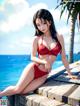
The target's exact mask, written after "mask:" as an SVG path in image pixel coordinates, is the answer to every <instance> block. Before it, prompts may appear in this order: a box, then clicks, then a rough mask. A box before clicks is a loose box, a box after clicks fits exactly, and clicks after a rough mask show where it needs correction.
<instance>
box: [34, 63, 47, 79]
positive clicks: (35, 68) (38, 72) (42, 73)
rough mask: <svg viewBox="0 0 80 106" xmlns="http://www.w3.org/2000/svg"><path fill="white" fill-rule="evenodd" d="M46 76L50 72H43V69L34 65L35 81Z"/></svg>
mask: <svg viewBox="0 0 80 106" xmlns="http://www.w3.org/2000/svg"><path fill="white" fill-rule="evenodd" d="M46 74H48V72H45V71H42V70H41V69H39V68H38V66H37V65H36V64H35V65H34V79H36V78H39V77H42V76H44V75H46Z"/></svg>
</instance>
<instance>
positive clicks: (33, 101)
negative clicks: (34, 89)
mask: <svg viewBox="0 0 80 106" xmlns="http://www.w3.org/2000/svg"><path fill="white" fill-rule="evenodd" d="M26 98H27V106H69V105H67V104H65V103H62V102H59V101H57V100H54V99H53V100H52V99H50V98H47V97H45V96H41V95H37V94H33V95H29V96H26Z"/></svg>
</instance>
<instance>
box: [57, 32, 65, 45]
mask: <svg viewBox="0 0 80 106" xmlns="http://www.w3.org/2000/svg"><path fill="white" fill-rule="evenodd" d="M57 38H58V40H59V42H60V44H63V43H64V38H63V35H62V34H57Z"/></svg>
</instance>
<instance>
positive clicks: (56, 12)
mask: <svg viewBox="0 0 80 106" xmlns="http://www.w3.org/2000/svg"><path fill="white" fill-rule="evenodd" d="M50 11H51V13H52V15H53V18H54V20H55V21H60V14H61V11H60V9H56V10H54V9H50ZM61 20H63V21H65V20H67V13H66V12H64V13H63V15H62V17H61Z"/></svg>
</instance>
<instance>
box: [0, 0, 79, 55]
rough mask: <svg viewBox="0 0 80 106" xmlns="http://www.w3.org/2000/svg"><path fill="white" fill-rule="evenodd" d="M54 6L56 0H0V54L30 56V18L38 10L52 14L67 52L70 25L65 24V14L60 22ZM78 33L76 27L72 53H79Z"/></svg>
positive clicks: (31, 28) (31, 38) (31, 35)
mask: <svg viewBox="0 0 80 106" xmlns="http://www.w3.org/2000/svg"><path fill="white" fill-rule="evenodd" d="M56 5H57V0H0V54H30V52H31V44H32V40H33V37H34V27H33V24H32V18H33V15H34V13H35V12H36V11H37V10H38V9H40V8H46V9H48V10H49V11H50V12H51V13H52V15H53V18H54V22H55V26H56V29H57V31H58V32H59V33H60V34H63V37H64V40H65V48H66V52H68V50H69V46H68V45H69V31H70V24H67V23H66V20H67V19H66V17H67V16H66V14H67V13H64V14H63V16H62V18H61V20H60V18H59V16H60V9H57V10H54V9H55V7H56ZM79 33H80V32H78V30H77V27H76V34H75V35H76V36H75V48H74V52H79V51H80V48H79V47H80V42H79V41H80V35H79Z"/></svg>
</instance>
